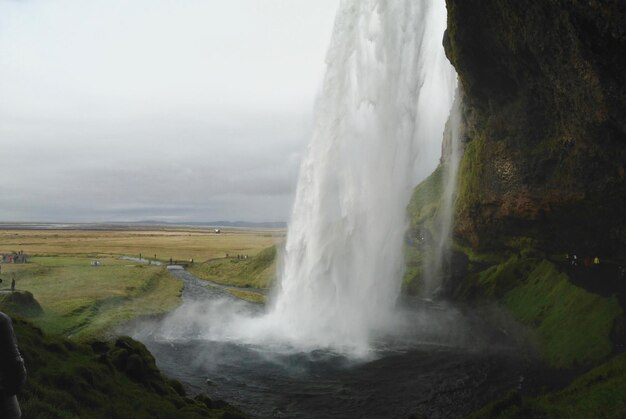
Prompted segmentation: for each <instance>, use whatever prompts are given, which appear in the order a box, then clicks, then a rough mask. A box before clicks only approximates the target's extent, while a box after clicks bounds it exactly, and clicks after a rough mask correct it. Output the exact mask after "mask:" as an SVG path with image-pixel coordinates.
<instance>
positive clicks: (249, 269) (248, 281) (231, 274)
mask: <svg viewBox="0 0 626 419" xmlns="http://www.w3.org/2000/svg"><path fill="white" fill-rule="evenodd" d="M189 271H190V272H191V273H193V274H194V275H195V276H197V277H198V278H202V279H206V280H208V281H213V282H217V283H220V284H224V285H233V286H237V287H249V288H261V289H268V288H270V287H271V285H272V283H273V281H274V278H275V276H276V246H271V247H268V248H265V249H263V250H262V251H260V252H259V253H258V254H257V255H256V256H254V257H250V258H248V259H236V258H229V259H222V260H215V261H211V262H207V263H204V264H195V265H194V266H191V267H190V268H189Z"/></svg>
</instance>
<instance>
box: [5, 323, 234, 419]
mask: <svg viewBox="0 0 626 419" xmlns="http://www.w3.org/2000/svg"><path fill="white" fill-rule="evenodd" d="M14 328H15V332H16V335H17V338H18V344H19V347H20V351H21V353H22V355H23V357H24V360H25V364H26V368H27V371H28V380H27V382H26V386H25V388H24V390H23V391H22V392H21V393H20V394H19V395H18V400H19V401H20V404H21V408H22V411H23V417H24V418H37V419H57V418H59V419H66V418H67V419H70V418H110V419H114V418H119V419H124V418H130V417H132V418H137V419H141V418H146V419H148V418H150V419H151V418H190V419H191V418H222V417H230V418H236V417H242V416H241V415H240V414H239V413H238V412H237V411H236V410H234V409H233V408H231V407H229V406H227V405H225V404H224V403H223V402H215V401H211V400H210V399H208V398H207V397H206V396H199V397H196V398H195V399H190V398H187V397H186V396H185V391H184V389H183V387H182V385H181V384H180V383H179V382H177V381H175V380H171V379H168V378H166V377H164V376H162V375H161V373H160V372H159V371H158V369H157V368H156V365H155V361H154V358H153V357H152V355H150V353H149V352H148V351H147V349H146V348H145V347H144V346H143V345H142V344H141V343H139V342H136V341H134V340H132V339H130V338H119V339H117V340H116V341H115V342H100V343H98V344H97V345H93V346H89V345H86V344H81V343H75V342H72V341H68V340H67V339H64V338H62V337H58V336H50V335H48V334H46V333H44V332H42V331H41V330H40V329H38V328H36V327H34V326H33V325H32V324H30V323H29V322H26V321H23V320H19V319H16V320H14Z"/></svg>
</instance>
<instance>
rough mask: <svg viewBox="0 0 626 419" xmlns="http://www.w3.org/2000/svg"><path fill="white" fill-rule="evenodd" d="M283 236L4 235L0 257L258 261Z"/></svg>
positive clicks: (38, 232) (146, 232)
mask: <svg viewBox="0 0 626 419" xmlns="http://www.w3.org/2000/svg"><path fill="white" fill-rule="evenodd" d="M284 234H285V233H284V231H283V230H267V231H264V230H258V231H257V230H254V231H253V230H222V233H221V234H215V233H214V232H213V231H212V230H200V229H198V230H184V229H168V230H106V231H105V230H0V253H6V252H12V251H19V250H23V251H24V253H26V254H28V255H31V256H84V257H96V256H122V255H126V256H138V255H139V254H140V253H141V254H142V256H143V257H145V258H151V259H152V258H154V255H155V254H156V258H157V260H160V261H169V259H170V258H172V259H178V260H188V259H194V261H196V262H202V261H206V260H208V259H214V258H222V257H224V256H225V255H226V254H227V253H228V254H230V255H233V254H235V255H236V254H242V255H249V256H252V255H255V254H257V253H258V252H259V251H260V250H262V249H264V248H266V247H268V246H271V245H273V244H275V243H276V242H278V241H280V240H282V238H283V237H284Z"/></svg>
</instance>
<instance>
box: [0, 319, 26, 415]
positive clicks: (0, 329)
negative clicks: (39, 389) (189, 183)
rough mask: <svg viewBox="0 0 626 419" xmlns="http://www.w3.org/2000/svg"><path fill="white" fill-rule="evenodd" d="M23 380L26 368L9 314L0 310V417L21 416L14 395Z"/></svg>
mask: <svg viewBox="0 0 626 419" xmlns="http://www.w3.org/2000/svg"><path fill="white" fill-rule="evenodd" d="M25 382H26V368H24V360H23V359H22V356H21V355H20V351H19V349H18V347H17V339H16V338H15V332H14V331H13V324H12V323H11V319H10V318H9V316H7V315H6V314H4V313H2V312H0V418H5V419H19V418H21V417H22V412H21V410H20V405H19V403H18V402H17V397H16V396H15V395H16V394H17V393H18V392H19V391H20V389H21V388H22V387H23V386H24V383H25Z"/></svg>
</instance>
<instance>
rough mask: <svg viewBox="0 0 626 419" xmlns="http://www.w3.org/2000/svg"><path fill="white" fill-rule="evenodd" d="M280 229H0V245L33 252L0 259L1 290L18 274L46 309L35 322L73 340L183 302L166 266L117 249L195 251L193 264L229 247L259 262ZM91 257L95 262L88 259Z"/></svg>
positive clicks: (185, 254)
mask: <svg viewBox="0 0 626 419" xmlns="http://www.w3.org/2000/svg"><path fill="white" fill-rule="evenodd" d="M282 235H283V233H282V232H264V231H239V230H236V231H235V230H233V231H226V232H223V233H222V234H215V233H214V232H212V231H203V230H197V231H195V230H194V231H189V230H168V231H126V230H120V231H100V230H93V231H79V230H0V252H2V253H4V252H10V251H19V250H23V251H24V253H26V254H28V255H30V258H29V259H28V263H26V264H7V263H3V264H2V275H1V276H2V278H3V279H4V282H3V283H2V284H0V289H2V288H5V289H6V288H8V287H9V284H10V281H11V278H12V277H15V279H16V288H17V289H18V290H25V291H29V292H31V293H32V294H33V295H34V297H35V299H36V300H37V301H38V302H39V304H40V305H41V307H42V308H43V311H44V314H43V315H40V316H37V317H33V318H32V321H33V323H34V324H35V325H36V326H39V327H41V328H42V329H43V330H45V331H46V332H48V333H52V334H58V335H63V336H66V337H70V338H72V339H73V340H89V339H92V338H102V337H106V336H107V334H109V333H110V332H111V331H112V330H113V329H114V327H115V326H117V325H120V324H122V323H124V322H126V321H128V320H130V319H132V318H134V317H137V316H142V315H155V314H160V313H165V312H167V311H170V310H171V309H172V308H174V307H176V305H178V304H179V303H180V292H181V290H182V283H181V282H180V281H179V280H177V279H176V278H174V277H173V276H171V275H170V274H169V273H168V272H167V270H166V269H165V268H164V267H162V266H156V265H147V264H144V263H135V262H130V261H125V260H119V259H118V257H119V256H123V255H125V256H138V255H139V253H142V256H143V257H144V258H146V257H149V258H153V256H154V254H155V253H156V254H157V259H160V260H161V261H168V260H169V259H170V257H171V258H172V259H175V260H176V259H178V260H180V259H183V260H188V259H192V258H193V259H194V261H195V262H196V263H198V262H200V261H202V260H207V259H208V260H210V259H215V258H223V257H224V256H225V255H226V254H227V253H228V254H230V255H236V254H242V255H249V256H250V258H249V259H247V260H246V262H248V263H243V262H244V261H243V260H242V261H241V262H242V264H241V265H240V267H244V266H256V265H258V264H259V261H262V260H264V258H263V257H261V258H255V257H254V255H257V254H258V253H259V252H260V251H261V250H262V249H263V248H267V247H268V246H272V245H273V244H274V243H275V242H276V241H277V240H280V239H281V238H282ZM159 255H162V256H161V257H159ZM94 259H97V260H98V261H99V263H100V266H97V267H95V266H92V265H91V262H92V261H93V260H94ZM235 260H236V259H235ZM228 261H229V260H228ZM253 261H254V262H253ZM214 262H221V260H217V261H214ZM214 262H210V263H214ZM229 263H230V262H229ZM264 263H265V262H264ZM234 265H235V264H233V266H234ZM202 266H205V265H202ZM257 268H258V267H257ZM257 270H258V269H257ZM257 270H251V271H250V273H251V274H253V273H257ZM237 296H238V297H240V298H241V297H247V298H246V299H254V298H257V296H256V295H254V296H252V297H254V298H250V295H248V294H246V295H237ZM257 299H258V298H257Z"/></svg>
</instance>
